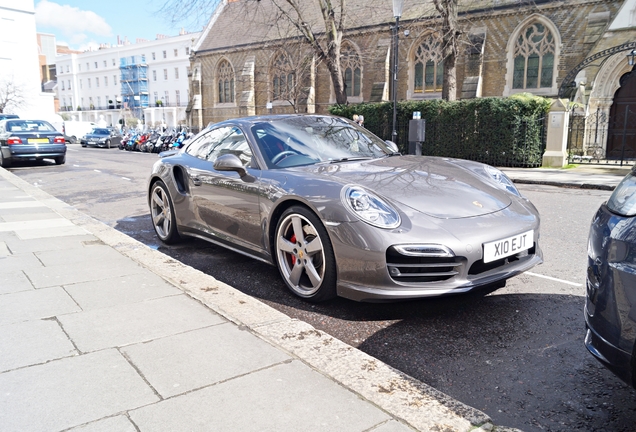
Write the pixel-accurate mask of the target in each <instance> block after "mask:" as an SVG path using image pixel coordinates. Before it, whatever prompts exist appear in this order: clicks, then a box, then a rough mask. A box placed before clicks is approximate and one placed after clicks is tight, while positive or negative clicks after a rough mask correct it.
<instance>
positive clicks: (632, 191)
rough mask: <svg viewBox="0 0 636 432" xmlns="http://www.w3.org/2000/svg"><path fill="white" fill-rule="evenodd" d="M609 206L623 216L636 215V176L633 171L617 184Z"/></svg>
mask: <svg viewBox="0 0 636 432" xmlns="http://www.w3.org/2000/svg"><path fill="white" fill-rule="evenodd" d="M607 208H608V209H610V211H612V212H614V213H616V214H619V215H621V216H636V177H634V174H633V173H630V174H628V175H627V176H625V178H624V179H623V180H622V181H621V182H620V183H619V184H618V186H616V189H614V192H613V193H612V196H611V197H610V199H609V201H607Z"/></svg>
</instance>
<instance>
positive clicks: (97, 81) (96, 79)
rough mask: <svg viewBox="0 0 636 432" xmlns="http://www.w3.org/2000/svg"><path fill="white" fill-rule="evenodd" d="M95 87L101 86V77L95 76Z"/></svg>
mask: <svg viewBox="0 0 636 432" xmlns="http://www.w3.org/2000/svg"><path fill="white" fill-rule="evenodd" d="M95 87H99V77H95Z"/></svg>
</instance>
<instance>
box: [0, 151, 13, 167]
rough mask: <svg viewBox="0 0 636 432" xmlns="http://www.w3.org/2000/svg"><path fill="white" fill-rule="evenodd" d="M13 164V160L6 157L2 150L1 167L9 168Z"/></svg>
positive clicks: (0, 156)
mask: <svg viewBox="0 0 636 432" xmlns="http://www.w3.org/2000/svg"><path fill="white" fill-rule="evenodd" d="M10 166H11V160H9V159H7V158H5V157H4V156H3V154H2V150H0V167H2V168H9V167H10Z"/></svg>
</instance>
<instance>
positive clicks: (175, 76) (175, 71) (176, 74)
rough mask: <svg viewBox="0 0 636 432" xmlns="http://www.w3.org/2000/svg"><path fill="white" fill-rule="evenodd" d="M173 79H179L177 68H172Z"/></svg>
mask: <svg viewBox="0 0 636 432" xmlns="http://www.w3.org/2000/svg"><path fill="white" fill-rule="evenodd" d="M174 79H179V68H178V67H176V68H174Z"/></svg>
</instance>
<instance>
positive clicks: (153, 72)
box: [152, 70, 157, 81]
mask: <svg viewBox="0 0 636 432" xmlns="http://www.w3.org/2000/svg"><path fill="white" fill-rule="evenodd" d="M152 80H153V81H157V71H156V70H153V71H152Z"/></svg>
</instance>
